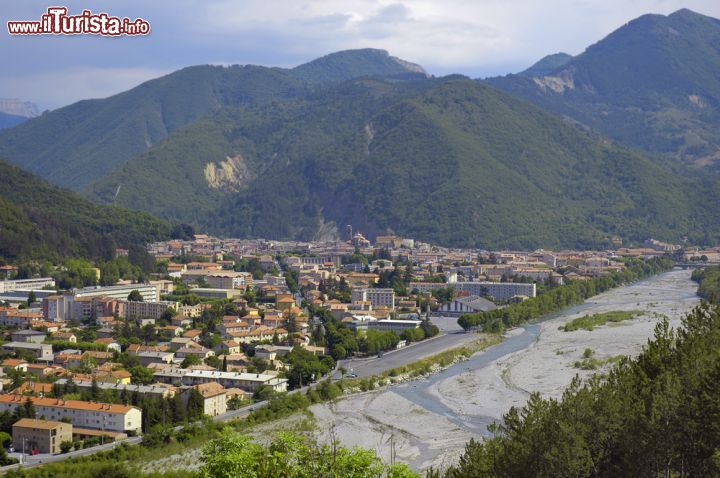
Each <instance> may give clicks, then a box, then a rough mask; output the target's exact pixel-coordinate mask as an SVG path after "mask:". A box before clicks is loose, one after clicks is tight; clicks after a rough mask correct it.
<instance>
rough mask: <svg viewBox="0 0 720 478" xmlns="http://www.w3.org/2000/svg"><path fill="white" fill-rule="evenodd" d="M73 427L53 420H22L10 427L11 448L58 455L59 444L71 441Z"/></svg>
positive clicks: (26, 451)
mask: <svg viewBox="0 0 720 478" xmlns="http://www.w3.org/2000/svg"><path fill="white" fill-rule="evenodd" d="M72 432H73V426H72V425H71V424H70V423H64V422H58V421H53V420H36V419H34V418H23V419H20V420H18V421H17V422H15V423H14V424H13V426H12V438H13V447H15V449H16V450H18V451H24V452H25V453H30V452H32V451H35V450H37V451H39V452H40V453H52V454H57V453H60V444H61V443H62V442H64V441H67V442H71V441H72Z"/></svg>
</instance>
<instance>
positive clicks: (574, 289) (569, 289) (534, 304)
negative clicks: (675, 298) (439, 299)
mask: <svg viewBox="0 0 720 478" xmlns="http://www.w3.org/2000/svg"><path fill="white" fill-rule="evenodd" d="M672 267H673V261H672V260H671V259H670V258H667V257H656V258H653V259H650V260H642V259H633V260H629V261H627V263H626V264H625V268H624V269H623V270H621V271H617V272H613V273H612V274H609V275H605V276H602V277H598V278H595V279H592V280H584V281H572V282H570V283H569V284H566V285H562V286H558V287H555V288H552V289H549V290H548V291H546V292H544V293H543V294H540V295H538V296H537V297H533V298H531V299H528V300H526V301H524V302H520V303H517V304H512V305H510V306H508V307H503V308H500V309H495V310H491V311H488V312H481V313H478V314H466V315H463V316H461V317H460V318H459V319H458V324H460V326H461V327H462V328H464V329H466V330H467V329H470V328H473V327H482V329H483V330H485V331H487V332H501V331H502V330H504V329H505V328H506V327H515V326H517V325H520V324H523V323H525V322H528V321H530V320H534V319H538V318H540V317H542V316H543V315H545V314H549V313H552V312H557V311H559V310H562V309H564V308H565V307H568V306H571V305H576V304H580V303H582V302H583V301H585V300H586V299H588V298H590V297H593V296H595V295H597V294H601V293H603V292H605V291H607V290H610V289H613V288H615V287H618V286H621V285H624V284H628V283H630V282H634V281H637V280H640V279H644V278H647V277H650V276H652V275H655V274H658V273H660V272H664V271H667V270H670V269H671V268H672Z"/></svg>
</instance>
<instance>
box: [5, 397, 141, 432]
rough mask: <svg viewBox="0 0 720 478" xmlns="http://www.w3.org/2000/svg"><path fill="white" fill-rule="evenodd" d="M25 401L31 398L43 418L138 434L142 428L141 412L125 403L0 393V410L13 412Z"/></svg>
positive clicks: (77, 425) (38, 413)
mask: <svg viewBox="0 0 720 478" xmlns="http://www.w3.org/2000/svg"><path fill="white" fill-rule="evenodd" d="M27 400H31V401H32V404H33V405H34V407H35V412H36V414H37V416H39V417H44V418H45V419H46V420H58V421H60V420H62V419H63V418H67V419H69V420H70V422H71V423H72V424H73V426H76V427H82V428H92V429H95V430H109V431H113V432H119V433H128V432H130V433H139V432H140V431H141V429H142V411H141V410H140V409H139V408H137V407H131V406H127V405H116V404H110V403H95V402H85V401H82V400H62V399H58V398H38V397H24V396H22V395H0V411H8V412H10V413H12V412H13V410H15V408H17V407H22V406H23V405H25V402H27Z"/></svg>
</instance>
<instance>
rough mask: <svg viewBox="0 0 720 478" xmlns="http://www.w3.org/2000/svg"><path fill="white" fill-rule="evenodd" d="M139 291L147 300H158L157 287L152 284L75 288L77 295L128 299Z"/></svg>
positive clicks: (79, 296) (78, 296) (77, 296)
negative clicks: (132, 293) (133, 292)
mask: <svg viewBox="0 0 720 478" xmlns="http://www.w3.org/2000/svg"><path fill="white" fill-rule="evenodd" d="M134 290H136V291H138V292H139V293H140V295H141V296H142V298H143V301H145V302H157V300H158V299H159V297H158V290H157V287H156V286H154V285H151V284H127V285H111V286H105V287H85V288H83V289H77V290H75V297H76V298H81V297H110V298H113V299H121V300H127V298H128V296H129V295H130V293H131V292H132V291H134Z"/></svg>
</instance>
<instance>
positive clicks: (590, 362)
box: [573, 349, 623, 370]
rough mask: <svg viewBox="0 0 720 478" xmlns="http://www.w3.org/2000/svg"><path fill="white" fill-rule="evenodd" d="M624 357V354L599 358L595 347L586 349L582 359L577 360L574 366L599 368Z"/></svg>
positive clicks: (584, 368) (590, 368) (585, 368)
mask: <svg viewBox="0 0 720 478" xmlns="http://www.w3.org/2000/svg"><path fill="white" fill-rule="evenodd" d="M622 358H623V356H622V355H616V356H614V357H608V358H605V359H599V358H597V357H595V351H594V350H593V349H585V351H584V352H583V358H582V360H577V361H576V362H575V363H574V364H573V366H574V367H575V368H579V369H580V370H597V369H599V368H602V367H604V366H605V365H608V364H614V363H617V362H619V361H620V360H622Z"/></svg>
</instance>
